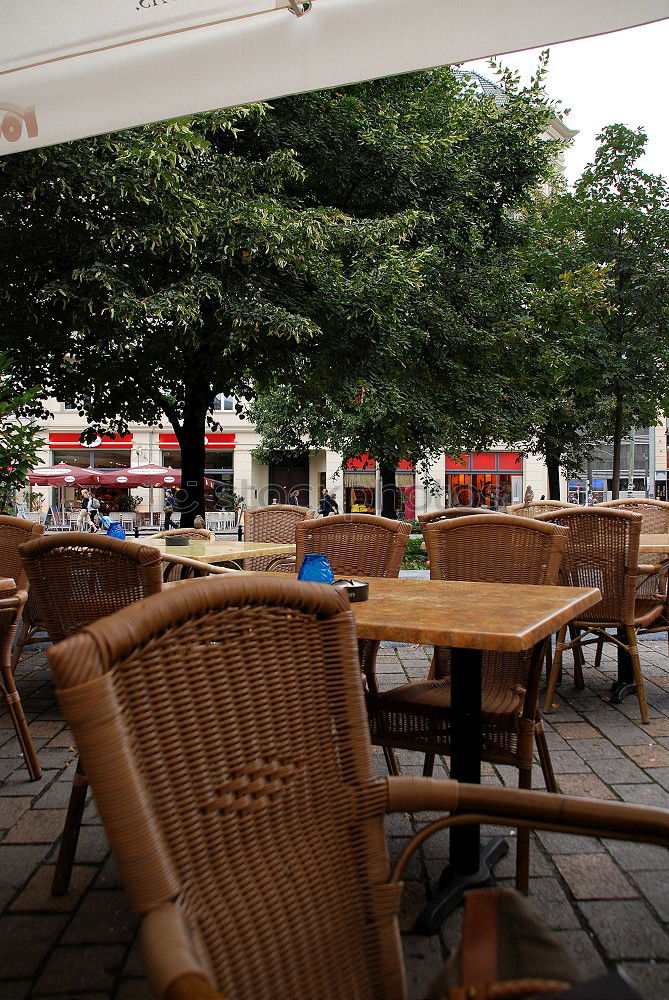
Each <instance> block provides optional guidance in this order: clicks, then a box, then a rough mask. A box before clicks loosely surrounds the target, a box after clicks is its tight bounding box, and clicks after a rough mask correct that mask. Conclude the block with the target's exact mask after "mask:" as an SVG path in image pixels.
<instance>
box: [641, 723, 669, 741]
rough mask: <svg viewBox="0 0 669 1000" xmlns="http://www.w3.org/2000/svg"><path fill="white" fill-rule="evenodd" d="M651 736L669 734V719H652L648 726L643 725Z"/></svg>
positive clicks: (645, 731) (644, 729)
mask: <svg viewBox="0 0 669 1000" xmlns="http://www.w3.org/2000/svg"><path fill="white" fill-rule="evenodd" d="M641 728H642V729H643V731H644V733H648V735H649V736H653V737H657V736H669V719H651V720H650V722H649V723H648V725H647V726H643V725H642V726H641Z"/></svg>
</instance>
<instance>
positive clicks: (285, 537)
mask: <svg viewBox="0 0 669 1000" xmlns="http://www.w3.org/2000/svg"><path fill="white" fill-rule="evenodd" d="M315 515H316V511H315V510H310V509H309V508H308V507H296V506H295V504H288V503H273V504H271V505H270V506H269V507H254V508H253V507H247V508H246V510H245V511H244V541H245V542H294V541H295V525H296V524H300V523H301V522H302V521H308V520H310V519H311V518H313V517H315Z"/></svg>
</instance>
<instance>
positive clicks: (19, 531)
mask: <svg viewBox="0 0 669 1000" xmlns="http://www.w3.org/2000/svg"><path fill="white" fill-rule="evenodd" d="M43 534H44V525H43V524H35V522H34V521H26V520H24V519H23V518H21V517H7V516H6V515H4V514H2V515H0V577H11V578H12V579H13V580H15V581H16V586H17V587H18V588H19V590H28V600H27V601H26V603H25V605H24V607H23V615H22V619H21V630H20V632H19V635H18V637H17V639H16V642H15V644H14V652H13V653H12V659H11V663H12V669H14V670H15V669H16V665H17V663H18V662H19V657H20V655H21V653H22V652H23V647H24V646H27V645H29V644H30V643H31V642H33V641H34V639H35V636H36V635H37V634H38V633H40V632H44V626H43V625H42V624H41V622H40V621H39V620H38V617H37V608H36V606H35V602H34V601H33V600H32V599H31V597H30V590H29V587H28V578H27V576H26V574H25V570H24V569H23V565H22V563H21V557H20V556H19V545H22V544H23V542H28V541H30V539H31V538H38V537H39V536H40V535H43Z"/></svg>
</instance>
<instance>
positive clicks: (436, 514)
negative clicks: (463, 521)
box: [418, 507, 495, 531]
mask: <svg viewBox="0 0 669 1000" xmlns="http://www.w3.org/2000/svg"><path fill="white" fill-rule="evenodd" d="M493 513H495V512H494V511H491V510H490V509H489V508H488V507H445V508H444V509H443V510H433V511H431V513H429V514H419V515H418V523H419V524H420V527H421V531H422V529H423V528H424V527H425V525H426V524H434V522H435V521H447V520H448V519H449V518H451V517H473V516H474V514H493Z"/></svg>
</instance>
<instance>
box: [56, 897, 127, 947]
mask: <svg viewBox="0 0 669 1000" xmlns="http://www.w3.org/2000/svg"><path fill="white" fill-rule="evenodd" d="M136 923H137V918H136V917H135V915H134V914H133V913H132V911H131V909H130V906H129V904H128V901H127V898H126V896H125V893H124V892H122V891H120V890H117V889H110V890H107V889H103V890H100V891H97V890H94V891H92V892H90V893H89V894H88V895H87V896H86V898H85V899H84V901H83V903H82V904H81V906H80V907H79V909H78V910H77V912H76V914H75V916H74V919H73V920H72V923H71V924H70V925H69V927H68V928H67V930H66V931H65V933H64V935H63V938H62V940H63V944H104V943H109V944H118V943H120V942H122V941H131V940H132V936H133V934H134V931H135V926H136Z"/></svg>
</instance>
